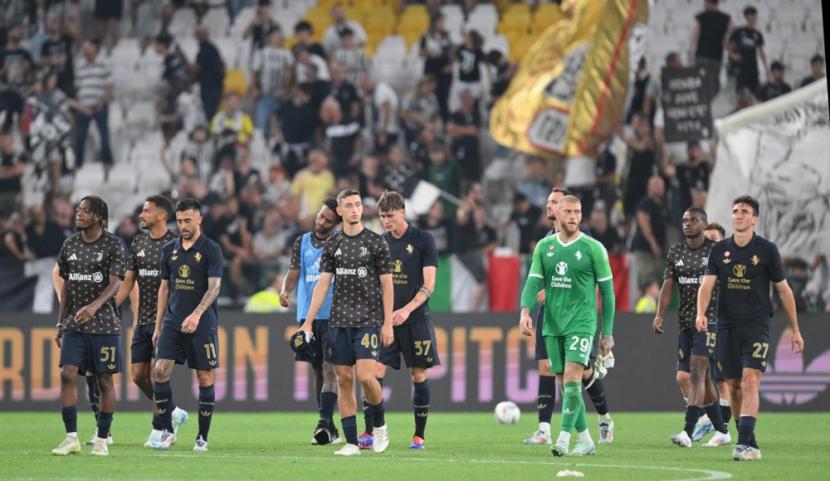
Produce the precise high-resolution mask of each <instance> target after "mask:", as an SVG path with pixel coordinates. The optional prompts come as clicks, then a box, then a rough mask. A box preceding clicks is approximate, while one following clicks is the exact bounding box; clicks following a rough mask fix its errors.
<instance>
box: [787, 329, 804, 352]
mask: <svg viewBox="0 0 830 481" xmlns="http://www.w3.org/2000/svg"><path fill="white" fill-rule="evenodd" d="M790 343H791V344H792V349H793V352H794V353H796V354H798V353H799V352H801V351H803V350H804V338H802V337H801V332H800V331H795V332H794V333H793V338H792V339H791V340H790Z"/></svg>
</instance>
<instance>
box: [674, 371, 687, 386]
mask: <svg viewBox="0 0 830 481" xmlns="http://www.w3.org/2000/svg"><path fill="white" fill-rule="evenodd" d="M675 380H676V381H677V384H678V386H680V387H683V386H684V385H685V384H686V383H688V382H689V373H688V372H686V371H677V376H675Z"/></svg>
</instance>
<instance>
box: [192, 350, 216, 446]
mask: <svg viewBox="0 0 830 481" xmlns="http://www.w3.org/2000/svg"><path fill="white" fill-rule="evenodd" d="M217 367H218V365H217ZM196 378H197V379H198V381H199V433H198V434H197V435H196V443H195V444H194V446H193V450H194V451H197V452H204V451H207V450H208V433H209V432H210V422H211V421H212V420H213V409H214V406H215V405H216V391H215V390H214V388H213V385H214V383H215V377H214V374H213V369H197V370H196Z"/></svg>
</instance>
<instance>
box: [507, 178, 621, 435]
mask: <svg viewBox="0 0 830 481" xmlns="http://www.w3.org/2000/svg"><path fill="white" fill-rule="evenodd" d="M566 195H571V192H570V191H569V190H567V189H562V188H558V187H557V188H554V189H553V190H552V191H551V193H550V194H549V195H548V200H547V204H546V206H545V216H546V217H547V219H548V220H549V221H550V222H551V225H552V227H553V229H552V230H550V231H549V232H548V233H547V234H546V235H545V237H549V236H551V235H553V234H554V233H556V232H557V231H558V230H559V223H558V221H557V220H556V209H557V206H558V205H559V200H560V199H562V197H564V196H566ZM580 230H582V227H580ZM583 233H585V234H587V232H585V231H583ZM536 301H537V302H538V303H539V304H542V306H541V307H539V309H538V311H537V314H536V356H535V357H536V361H537V363H538V369H539V384H538V390H537V397H536V408H537V409H538V411H539V429H538V430H537V431H536V432H534V433H533V434H532V435H531V436H530V437H529V438H525V439H524V441H523V443H524V444H551V436H550V420H551V417H553V408H554V404H555V403H556V376H555V375H554V374H553V373H552V372H550V361H549V360H548V352H547V348H546V347H545V338H544V336H543V335H542V326H543V325H544V316H545V307H544V303H545V290H544V289H541V290H540V291H539V294H538V295H537V296H536ZM595 359H596V350H595V349H594V348H593V346H592V349H591V366H589V367H588V369H586V370H585V371H584V373H583V375H582V385H583V387H585V391H586V392H587V393H588V396H589V397H590V398H591V402H592V403H593V404H594V407H595V408H596V410H597V414H599V443H600V444H608V443H611V442H613V441H614V421H613V420H612V419H611V415H610V414H609V410H608V401H607V400H606V397H605V385H604V384H603V382H602V380H601V379H599V378H598V377H595V376H594V370H593V367H592V366H593V363H594V360H595Z"/></svg>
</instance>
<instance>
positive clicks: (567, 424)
mask: <svg viewBox="0 0 830 481" xmlns="http://www.w3.org/2000/svg"><path fill="white" fill-rule="evenodd" d="M556 217H557V219H559V223H560V230H559V232H558V233H557V234H556V235H553V236H550V237H546V238H544V239H542V240H541V241H539V243H538V244H536V249H535V250H534V251H533V263H532V264H531V266H530V272H529V274H528V276H527V282H526V283H525V287H524V289H523V290H522V314H521V319H520V320H519V326H520V328H521V331H522V334H524V335H526V336H530V335H531V334H532V333H533V320H532V319H531V317H530V311H531V309H533V308H535V306H536V294H537V293H538V292H539V290H540V289H542V288H544V289H545V309H546V310H545V316H544V325H543V327H542V334H543V335H544V337H545V345H546V346H547V350H548V356H549V359H550V369H551V372H553V373H554V374H556V377H557V378H558V379H559V385H560V386H564V389H563V391H564V397H563V399H562V430H561V431H560V433H559V438H558V439H557V440H556V443H555V444H554V446H553V449H551V453H552V454H553V455H554V456H568V455H570V456H585V455H591V454H596V445H595V444H594V441H593V440H592V439H591V434H590V433H589V432H588V422H587V419H586V416H585V401H584V400H583V398H582V372H583V370H584V369H585V368H586V367H587V366H588V363H589V356H590V354H591V347H592V346H593V341H594V334H595V333H596V330H597V303H596V286H597V285H599V289H600V293H601V295H602V319H603V326H602V340H601V342H600V354H601V355H602V356H606V355H607V354H608V353H609V352H611V350H612V349H613V348H614V338H613V337H612V336H611V333H612V330H613V326H614V282H613V276H612V274H611V266H610V265H609V264H608V253H607V252H606V250H605V247H603V245H602V244H601V243H600V242H599V241H597V240H595V239H593V238H591V237H589V236H587V235H585V234H583V233H582V232H580V231H579V224H580V222H581V221H582V203H581V202H580V201H579V198H578V197H575V196H571V195H568V196H565V197H562V199H561V200H560V201H559V206H558V211H557V214H556ZM574 428H576V432H577V434H578V436H579V439H578V440H577V443H576V445H575V446H574V449H573V451H570V452H569V451H568V448H569V445H570V439H571V430H572V429H574Z"/></svg>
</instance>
